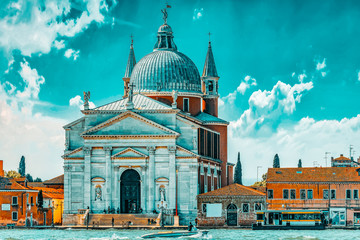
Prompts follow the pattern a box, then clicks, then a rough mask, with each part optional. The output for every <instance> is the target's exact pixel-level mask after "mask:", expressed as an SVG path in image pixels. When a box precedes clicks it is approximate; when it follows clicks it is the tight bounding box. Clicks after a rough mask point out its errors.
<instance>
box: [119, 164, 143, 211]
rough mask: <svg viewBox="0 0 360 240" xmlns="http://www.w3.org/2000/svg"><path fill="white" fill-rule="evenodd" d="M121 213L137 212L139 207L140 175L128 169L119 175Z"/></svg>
mask: <svg viewBox="0 0 360 240" xmlns="http://www.w3.org/2000/svg"><path fill="white" fill-rule="evenodd" d="M120 180H121V184H120V195H121V196H120V197H121V198H120V199H121V213H138V212H139V209H140V175H139V174H138V172H137V171H135V170H132V169H129V170H126V171H124V172H123V174H122V175H121V179H120Z"/></svg>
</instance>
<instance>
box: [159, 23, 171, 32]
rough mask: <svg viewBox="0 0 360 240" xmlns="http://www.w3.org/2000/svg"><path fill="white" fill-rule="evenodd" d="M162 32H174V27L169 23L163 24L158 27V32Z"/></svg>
mask: <svg viewBox="0 0 360 240" xmlns="http://www.w3.org/2000/svg"><path fill="white" fill-rule="evenodd" d="M161 32H167V33H172V32H173V31H172V29H171V27H170V26H169V25H167V24H166V23H165V24H163V25H161V26H160V27H159V29H158V33H161Z"/></svg>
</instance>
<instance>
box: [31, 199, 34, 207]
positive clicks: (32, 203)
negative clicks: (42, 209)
mask: <svg viewBox="0 0 360 240" xmlns="http://www.w3.org/2000/svg"><path fill="white" fill-rule="evenodd" d="M30 203H31V206H34V198H33V197H30Z"/></svg>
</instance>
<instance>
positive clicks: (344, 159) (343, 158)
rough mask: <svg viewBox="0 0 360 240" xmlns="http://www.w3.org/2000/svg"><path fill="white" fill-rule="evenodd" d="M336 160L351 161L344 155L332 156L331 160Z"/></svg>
mask: <svg viewBox="0 0 360 240" xmlns="http://www.w3.org/2000/svg"><path fill="white" fill-rule="evenodd" d="M338 160H341V161H352V160H351V159H350V158H347V157H344V156H340V157H338V158H334V159H333V161H338Z"/></svg>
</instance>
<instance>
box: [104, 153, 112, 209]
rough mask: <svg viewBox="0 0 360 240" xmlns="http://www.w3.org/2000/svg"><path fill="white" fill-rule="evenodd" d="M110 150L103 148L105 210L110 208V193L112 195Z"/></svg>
mask: <svg viewBox="0 0 360 240" xmlns="http://www.w3.org/2000/svg"><path fill="white" fill-rule="evenodd" d="M111 150H112V147H104V152H105V174H106V182H105V186H106V209H108V208H109V207H110V208H111V207H112V205H111V200H112V197H111V195H112V194H111V193H112V186H111V182H112V169H111V165H112V164H111Z"/></svg>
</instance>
